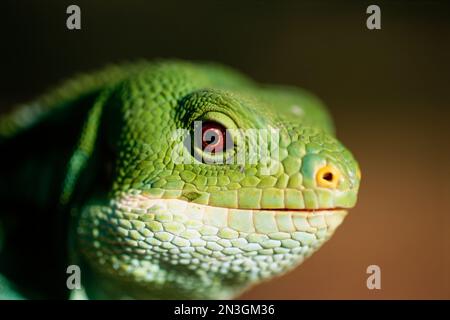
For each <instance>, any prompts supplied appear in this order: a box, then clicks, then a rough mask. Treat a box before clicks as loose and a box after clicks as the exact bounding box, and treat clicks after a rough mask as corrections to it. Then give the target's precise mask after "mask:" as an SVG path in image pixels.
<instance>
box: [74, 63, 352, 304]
mask: <svg viewBox="0 0 450 320" xmlns="http://www.w3.org/2000/svg"><path fill="white" fill-rule="evenodd" d="M103 118H104V119H105V121H106V125H105V126H104V128H102V130H103V132H102V134H103V136H105V137H106V139H105V141H107V142H106V143H107V144H108V146H109V148H110V149H111V154H112V156H111V158H112V159H113V160H114V162H113V163H114V165H113V169H112V177H113V178H112V182H111V187H110V190H111V191H110V192H109V194H107V195H103V196H101V197H99V198H95V199H92V200H91V201H90V202H88V203H87V204H86V205H85V206H84V207H83V209H82V211H81V214H80V217H79V220H78V222H77V224H78V228H77V238H78V247H79V249H80V250H81V252H82V256H83V257H84V259H85V260H86V261H87V263H88V265H89V266H90V269H91V270H92V275H93V276H95V277H96V279H97V281H95V284H94V285H91V286H90V287H88V288H87V289H88V294H91V295H94V296H95V295H97V296H105V297H122V298H123V297H133V298H152V297H156V298H178V297H179V298H227V297H231V296H233V295H234V294H236V293H238V292H239V291H240V290H241V289H243V288H246V287H247V286H249V285H251V284H254V283H257V282H258V281H260V280H263V279H268V278H270V277H272V276H275V275H279V274H281V273H283V272H285V271H286V270H288V269H291V268H293V267H295V266H296V265H298V264H299V263H301V262H302V261H303V260H304V259H305V258H306V257H307V256H309V255H310V254H311V253H313V252H314V251H315V250H316V249H317V248H318V247H320V246H321V244H322V243H323V242H324V241H325V240H327V239H328V238H329V237H330V236H331V234H332V233H333V232H334V230H335V229H336V227H337V226H338V225H339V224H340V223H341V222H342V220H343V218H344V217H345V215H346V213H347V209H349V208H351V207H353V206H354V205H355V202H356V197H357V192H358V187H359V180H360V173H359V168H358V165H357V163H356V161H355V160H354V158H353V156H352V155H351V153H350V152H349V151H348V150H347V149H346V148H345V147H344V146H343V145H342V144H341V143H340V142H339V141H337V140H336V138H335V137H334V133H333V129H332V125H331V120H330V118H329V116H328V115H327V113H326V111H325V110H324V108H323V106H322V104H321V103H320V102H319V101H318V100H317V99H316V98H314V97H313V96H311V95H310V94H307V93H305V92H303V91H301V90H298V89H294V88H278V87H271V86H260V85H257V84H255V83H253V82H252V81H251V80H249V79H247V78H245V77H243V76H241V75H240V74H238V73H236V72H233V71H230V70H228V69H225V68H223V67H219V66H211V65H193V64H187V63H180V62H177V63H163V64H159V65H150V66H149V67H148V68H143V69H142V70H140V71H139V72H137V73H136V74H133V75H132V76H130V77H129V78H127V79H126V80H124V81H122V82H121V83H120V84H119V85H117V86H116V87H115V88H114V89H113V90H111V93H110V94H109V96H108V99H106V101H105V103H104V106H103Z"/></svg>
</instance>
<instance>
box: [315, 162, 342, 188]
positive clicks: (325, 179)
mask: <svg viewBox="0 0 450 320" xmlns="http://www.w3.org/2000/svg"><path fill="white" fill-rule="evenodd" d="M340 176H341V173H340V171H339V170H338V169H336V168H335V167H333V166H330V165H326V166H324V167H323V168H320V169H319V171H317V174H316V181H317V185H318V186H320V187H324V188H336V187H337V185H338V182H339V178H340Z"/></svg>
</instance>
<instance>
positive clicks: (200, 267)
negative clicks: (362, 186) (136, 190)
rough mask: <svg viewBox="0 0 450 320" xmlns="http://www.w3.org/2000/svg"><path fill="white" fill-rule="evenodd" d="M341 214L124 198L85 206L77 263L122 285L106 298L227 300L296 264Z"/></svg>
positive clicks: (318, 243) (328, 232)
mask: <svg viewBox="0 0 450 320" xmlns="http://www.w3.org/2000/svg"><path fill="white" fill-rule="evenodd" d="M346 214H347V211H346V210H341V209H339V210H334V209H333V210H318V211H317V210H315V211H314V212H312V211H305V210H302V211H298V210H262V209H258V210H248V209H233V208H221V207H213V206H208V205H201V204H195V203H190V202H187V201H184V200H180V199H152V198H149V197H147V196H144V195H141V194H127V195H123V196H122V197H120V198H118V199H116V200H113V201H111V203H110V204H109V205H104V206H103V205H98V204H96V205H92V206H91V205H88V206H86V207H85V209H84V210H83V213H82V215H81V220H80V223H79V228H78V238H79V246H80V250H81V252H82V253H83V256H84V257H85V258H86V260H87V261H88V262H89V264H90V265H91V266H92V267H93V269H94V270H95V272H96V273H97V274H101V275H102V277H107V278H108V279H109V280H108V281H107V282H108V283H110V284H109V286H112V283H113V282H114V279H115V280H117V286H122V285H121V283H126V285H123V288H122V287H121V288H120V290H115V289H114V290H111V291H110V292H116V293H117V292H120V293H121V294H123V295H124V296H127V297H135V298H146V297H148V298H227V297H230V296H232V295H235V294H236V293H237V292H238V291H239V290H242V288H247V287H248V286H249V285H251V284H255V283H257V282H259V281H261V280H264V279H268V278H271V277H273V276H275V275H279V274H281V273H283V272H285V271H287V270H290V269H291V268H294V267H295V266H297V265H298V264H300V263H301V262H302V261H303V260H304V259H305V258H306V257H308V256H309V255H311V254H312V253H313V252H314V251H315V250H316V249H318V248H319V247H320V246H321V245H322V244H323V243H324V242H325V241H326V240H327V239H328V238H329V237H330V236H331V235H332V234H333V232H334V230H335V229H336V228H337V227H338V226H339V225H340V224H341V222H342V221H343V219H344V217H345V216H346ZM131 284H133V285H131ZM116 289H117V288H116ZM169 289H170V290H169ZM108 291H109V290H108ZM225 293H226V294H225ZM88 294H89V292H88ZM106 295H107V296H108V294H106ZM170 295H172V296H170ZM114 298H120V297H119V296H114Z"/></svg>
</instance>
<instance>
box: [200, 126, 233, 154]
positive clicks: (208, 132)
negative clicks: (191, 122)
mask: <svg viewBox="0 0 450 320" xmlns="http://www.w3.org/2000/svg"><path fill="white" fill-rule="evenodd" d="M226 139H227V134H226V129H225V128H224V127H223V126H222V125H221V124H219V123H217V122H214V121H206V122H203V123H202V148H203V150H204V151H206V152H209V153H213V154H215V153H219V152H222V151H223V150H224V149H225V147H226Z"/></svg>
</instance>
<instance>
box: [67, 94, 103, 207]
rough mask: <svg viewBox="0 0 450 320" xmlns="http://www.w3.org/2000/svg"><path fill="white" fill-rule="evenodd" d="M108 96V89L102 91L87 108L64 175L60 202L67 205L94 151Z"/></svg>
mask: <svg viewBox="0 0 450 320" xmlns="http://www.w3.org/2000/svg"><path fill="white" fill-rule="evenodd" d="M109 97H110V91H104V92H102V93H101V94H100V95H99V97H98V98H97V100H96V101H95V102H94V104H93V106H92V108H91V109H90V110H89V112H88V115H87V118H86V121H85V123H84V125H83V129H82V132H81V136H80V139H79V141H78V144H77V146H76V148H75V151H74V152H73V154H72V156H71V157H70V160H69V163H68V166H67V173H66V175H65V178H64V181H63V185H62V192H61V196H60V204H61V205H63V206H64V205H67V204H68V203H69V201H70V200H71V199H72V197H73V194H74V191H75V187H76V186H77V184H78V183H79V178H80V175H81V173H82V172H83V170H84V169H86V167H87V165H88V163H89V160H90V159H91V158H92V155H93V153H94V151H95V146H96V142H97V140H98V135H99V129H100V127H101V123H102V121H101V118H102V114H103V108H104V105H105V104H106V102H107V100H108V99H109Z"/></svg>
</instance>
